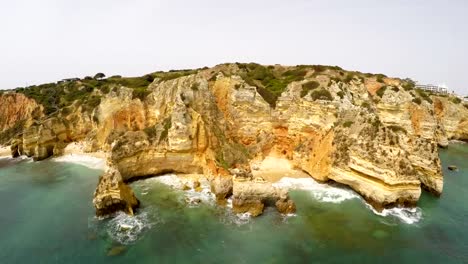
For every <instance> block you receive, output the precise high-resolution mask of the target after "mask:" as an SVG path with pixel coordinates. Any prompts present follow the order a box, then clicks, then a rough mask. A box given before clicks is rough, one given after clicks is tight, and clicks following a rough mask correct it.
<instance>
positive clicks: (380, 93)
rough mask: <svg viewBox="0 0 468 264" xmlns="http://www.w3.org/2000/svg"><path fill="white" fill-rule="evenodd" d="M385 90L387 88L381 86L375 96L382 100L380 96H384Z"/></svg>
mask: <svg viewBox="0 0 468 264" xmlns="http://www.w3.org/2000/svg"><path fill="white" fill-rule="evenodd" d="M385 90H387V86H382V87H380V89H379V90H378V91H377V95H378V96H379V97H380V98H382V96H383V95H384V94H385Z"/></svg>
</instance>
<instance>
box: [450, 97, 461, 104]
mask: <svg viewBox="0 0 468 264" xmlns="http://www.w3.org/2000/svg"><path fill="white" fill-rule="evenodd" d="M450 101H452V103H454V104H459V103H461V101H462V100H461V99H460V98H458V97H453V98H451V99H450Z"/></svg>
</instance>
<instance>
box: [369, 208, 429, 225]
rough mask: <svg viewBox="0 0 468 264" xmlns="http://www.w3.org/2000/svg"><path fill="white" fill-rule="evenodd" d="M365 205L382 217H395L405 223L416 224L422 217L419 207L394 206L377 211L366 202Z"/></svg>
mask: <svg viewBox="0 0 468 264" xmlns="http://www.w3.org/2000/svg"><path fill="white" fill-rule="evenodd" d="M366 206H367V208H369V209H370V210H372V212H374V214H376V215H380V216H384V217H395V218H397V219H399V220H400V221H401V222H403V223H405V224H416V223H418V222H419V221H421V219H422V218H423V214H422V210H421V208H419V207H414V208H407V207H395V208H390V209H383V210H382V212H378V211H376V210H375V209H374V208H373V207H372V206H371V205H369V204H367V203H366Z"/></svg>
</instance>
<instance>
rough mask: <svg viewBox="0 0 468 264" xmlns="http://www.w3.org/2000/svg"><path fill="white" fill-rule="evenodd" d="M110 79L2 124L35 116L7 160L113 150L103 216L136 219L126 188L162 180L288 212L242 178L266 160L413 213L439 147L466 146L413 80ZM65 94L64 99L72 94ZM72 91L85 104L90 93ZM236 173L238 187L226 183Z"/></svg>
mask: <svg viewBox="0 0 468 264" xmlns="http://www.w3.org/2000/svg"><path fill="white" fill-rule="evenodd" d="M113 78H114V79H112V78H109V79H108V80H103V81H95V80H93V81H89V80H88V81H85V80H82V81H80V83H79V84H77V87H82V86H83V87H88V86H90V87H94V88H92V89H90V90H89V93H90V95H89V96H88V97H86V98H88V99H86V100H87V101H86V102H91V101H92V102H94V101H95V100H91V99H92V98H97V97H99V101H97V103H95V104H92V105H93V107H89V105H90V103H86V104H84V103H82V102H81V101H83V99H76V100H74V101H73V102H72V101H70V102H69V103H67V102H65V103H67V105H66V107H64V108H63V109H61V110H59V111H57V112H55V113H54V114H51V115H50V114H49V115H46V116H44V117H43V116H40V115H37V116H35V117H32V116H33V115H32V114H31V113H32V112H33V111H31V110H27V111H26V110H24V111H22V112H21V111H17V110H14V111H13V112H15V111H16V112H18V113H19V112H21V114H17V116H19V117H10V116H9V115H10V112H8V111H4V110H3V112H0V113H1V114H2V115H8V116H9V117H8V120H20V119H24V118H23V116H31V117H28V118H29V119H31V122H30V124H28V125H27V126H25V128H24V130H23V131H22V133H19V134H17V135H16V136H14V137H13V139H14V140H13V141H12V142H14V144H13V148H12V149H13V152H14V153H17V154H25V155H28V156H33V157H35V159H38V160H39V159H44V158H47V157H49V156H52V155H60V154H61V151H62V150H63V149H64V147H65V146H66V145H67V144H68V143H70V142H73V141H84V142H86V145H87V146H88V150H89V151H96V150H103V151H106V152H108V153H109V162H110V163H111V164H112V168H111V169H112V171H110V172H107V173H106V174H104V175H103V176H102V177H101V180H100V183H99V186H98V188H97V189H96V193H95V199H94V203H95V206H96V209H97V212H98V214H105V213H109V212H112V211H115V210H125V211H131V210H133V208H134V207H136V206H137V204H138V203H137V202H136V199H135V197H134V195H133V192H131V190H130V189H129V187H128V186H127V185H126V182H129V181H132V180H135V179H138V178H140V177H148V176H156V175H160V174H164V173H168V172H176V173H203V174H205V175H207V176H209V177H210V178H211V179H212V190H213V191H214V193H215V194H216V195H217V198H218V199H220V200H222V199H226V198H228V197H229V196H230V195H233V207H234V210H236V211H238V212H251V213H252V214H253V215H257V214H259V213H261V212H262V211H263V206H265V205H276V207H277V208H278V209H279V210H280V211H282V212H285V213H287V212H292V211H294V210H295V207H294V204H293V202H292V201H291V200H290V199H289V198H288V196H287V194H285V193H282V191H281V190H276V189H275V188H273V187H272V186H270V185H268V183H261V182H255V181H254V180H253V179H252V177H251V176H245V175H251V172H250V171H251V169H252V167H253V166H254V164H255V163H258V162H261V161H262V160H264V159H265V158H267V157H279V158H283V159H286V160H289V162H290V163H291V164H292V165H293V167H294V168H295V169H297V170H301V171H304V172H306V173H307V174H309V175H310V176H311V177H313V178H314V179H316V180H319V181H323V182H326V181H329V180H332V181H336V182H339V183H342V184H345V185H348V186H350V187H351V188H353V189H354V190H355V191H356V192H358V193H360V194H361V195H362V196H363V197H364V198H365V199H367V200H368V201H369V202H371V204H372V205H374V206H375V207H376V208H382V207H387V206H395V205H399V204H403V205H414V204H415V203H416V202H417V201H418V199H419V197H420V194H421V186H422V187H423V188H425V189H427V190H429V191H430V192H432V193H434V194H436V195H440V194H441V193H442V190H443V176H442V171H441V167H440V166H441V165H440V160H439V158H438V148H437V146H447V142H448V140H450V139H459V140H465V141H468V133H467V132H468V109H467V108H466V106H464V105H463V104H462V103H459V102H458V103H457V102H456V101H454V100H452V98H451V97H447V96H440V95H435V94H434V95H429V94H426V93H425V92H424V91H420V90H416V89H414V84H413V83H411V81H409V80H401V79H396V78H387V77H385V76H382V75H372V74H363V73H359V72H347V71H344V70H342V69H340V68H338V67H326V66H313V65H312V66H307V65H302V66H295V67H288V66H279V65H276V66H268V67H266V66H261V65H258V64H238V63H237V64H222V65H218V66H216V67H213V68H203V69H198V70H191V71H180V72H169V73H160V72H158V73H154V74H150V75H146V76H144V77H142V79H135V78H134V79H124V80H122V79H118V78H117V77H113ZM117 80H118V81H117ZM59 87H61V86H59ZM71 87H75V86H71ZM57 89H59V88H57ZM70 89H71V88H67V89H65V88H64V89H62V90H60V91H64V93H65V95H64V96H69V94H68V91H69V90H70ZM77 89H78V90H77V91H78V92H79V95H80V96H81V97H82V96H83V95H82V93H83V91H86V89H87V88H77ZM78 92H77V93H78ZM91 95H92V96H94V97H91ZM5 96H7V95H3V96H2V97H1V98H3V97H5ZM69 97H70V96H69ZM81 97H80V98H81ZM3 100H4V99H3ZM29 100H30V99H29ZM80 100H81V101H80ZM0 109H1V108H0ZM28 109H29V108H28ZM12 123H14V122H13V121H8V122H7V121H2V122H0V124H9V126H10V127H11V126H12ZM3 126H4V127H5V126H6V125H3ZM234 171H236V172H234ZM233 174H239V175H240V174H242V175H244V176H242V177H237V176H236V177H237V178H242V181H240V182H239V181H237V180H235V181H234V183H233V181H232V177H233Z"/></svg>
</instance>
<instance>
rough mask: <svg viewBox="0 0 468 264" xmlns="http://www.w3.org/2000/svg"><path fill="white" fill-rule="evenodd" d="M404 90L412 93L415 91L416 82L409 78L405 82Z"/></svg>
mask: <svg viewBox="0 0 468 264" xmlns="http://www.w3.org/2000/svg"><path fill="white" fill-rule="evenodd" d="M402 86H403V89H405V91H410V90H413V89H414V87H415V82H414V81H413V80H411V79H409V78H407V79H405V80H404V83H403V85H402Z"/></svg>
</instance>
